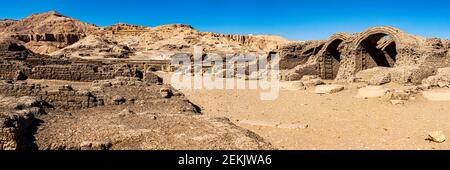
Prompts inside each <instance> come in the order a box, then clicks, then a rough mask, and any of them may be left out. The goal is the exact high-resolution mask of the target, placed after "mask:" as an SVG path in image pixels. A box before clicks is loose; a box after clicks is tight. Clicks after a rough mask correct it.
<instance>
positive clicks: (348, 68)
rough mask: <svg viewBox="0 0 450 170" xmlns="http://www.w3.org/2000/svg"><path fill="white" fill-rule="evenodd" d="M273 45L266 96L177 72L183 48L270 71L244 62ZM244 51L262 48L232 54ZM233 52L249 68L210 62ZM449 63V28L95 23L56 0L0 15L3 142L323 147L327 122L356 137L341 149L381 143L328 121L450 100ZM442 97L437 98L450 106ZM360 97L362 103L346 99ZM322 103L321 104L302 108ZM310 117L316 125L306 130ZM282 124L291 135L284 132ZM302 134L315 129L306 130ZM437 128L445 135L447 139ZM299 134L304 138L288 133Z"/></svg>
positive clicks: (205, 64)
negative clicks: (439, 34)
mask: <svg viewBox="0 0 450 170" xmlns="http://www.w3.org/2000/svg"><path fill="white" fill-rule="evenodd" d="M196 47H202V48H201V51H202V52H203V55H200V56H195V54H194V49H195V48H196ZM272 54H276V56H278V59H279V60H278V62H277V64H278V66H279V69H280V75H279V76H280V77H281V80H280V86H281V87H280V88H281V89H282V90H281V93H280V97H279V99H277V100H275V101H273V102H272V103H269V104H267V103H264V104H261V103H259V102H256V103H252V102H254V98H246V97H248V96H241V95H242V94H247V93H248V95H249V96H253V95H254V93H255V91H258V90H259V89H252V90H248V91H232V90H231V91H227V90H229V89H226V90H225V89H219V90H217V89H215V90H216V91H214V90H211V91H207V92H206V94H205V93H203V92H204V91H202V90H205V89H188V90H186V89H176V88H175V87H174V86H172V85H171V82H170V78H171V77H170V76H172V75H173V74H174V71H175V70H176V69H178V68H179V66H178V65H174V64H172V63H171V61H172V59H177V58H178V57H185V58H189V59H193V58H194V57H197V58H199V59H200V60H202V61H201V64H202V65H200V66H198V65H193V66H192V68H200V69H199V70H200V73H194V71H192V72H186V73H184V74H185V75H200V76H207V75H210V74H217V73H224V74H223V77H219V78H226V79H232V80H234V79H238V80H243V81H245V82H252V81H258V80H260V79H262V77H263V76H262V75H261V74H265V73H267V72H268V71H266V72H262V73H260V72H256V71H253V72H252V71H250V70H249V69H248V67H250V66H252V65H257V64H259V62H260V61H259V59H261V57H260V56H263V57H266V56H271V55H272ZM245 55H248V56H258V57H259V58H255V59H254V60H232V59H234V58H238V57H239V56H245ZM228 59H231V60H230V61H231V62H230V63H233V64H234V62H236V63H237V64H236V65H235V66H236V67H241V66H242V67H245V72H244V73H237V71H236V70H237V68H236V67H231V68H222V69H217V68H214V67H213V65H214V64H212V63H213V62H218V61H220V62H224V63H223V65H227V64H230V63H227V62H228ZM267 68H269V67H265V68H264V69H267ZM449 68H450V40H446V39H440V38H426V37H421V36H417V35H411V34H408V33H405V32H403V31H401V30H399V29H397V28H393V27H387V26H380V27H373V28H368V29H366V30H364V31H362V32H359V33H342V32H339V33H335V34H333V35H331V36H330V37H329V39H328V40H310V41H291V40H287V39H285V38H282V37H278V36H274V35H231V34H219V33H210V32H200V31H198V30H196V29H195V28H194V27H192V26H190V25H185V24H169V25H161V26H156V27H146V26H138V25H131V24H124V23H119V24H114V25H112V26H106V27H98V26H95V25H93V24H88V23H84V22H81V21H79V20H76V19H73V18H69V17H67V16H64V15H62V14H59V13H57V12H55V11H51V12H46V13H40V14H34V15H31V16H29V17H26V18H24V19H21V20H0V80H1V81H0V109H1V111H0V150H35V149H39V150H109V149H117V150H124V149H151V150H154V149H257V150H259V149H286V148H288V149H292V148H294V149H297V148H302V149H303V148H307V149H310V148H315V149H317V148H316V146H315V145H307V144H309V143H308V142H311V143H313V142H315V143H321V144H323V145H324V146H329V145H330V144H329V143H327V142H324V141H328V140H323V138H322V137H316V136H319V135H316V134H318V133H327V132H328V133H333V135H334V134H338V135H334V136H333V135H331V137H332V138H333V139H334V140H337V141H340V140H343V141H345V142H348V143H350V144H348V145H351V146H347V145H346V144H347V143H345V142H342V143H344V144H345V145H344V144H343V145H340V146H338V147H337V148H340V149H341V148H346V147H354V146H357V147H360V144H361V143H363V144H365V145H371V144H372V145H375V147H379V145H376V144H380V143H383V142H385V141H381V142H380V141H378V138H376V139H372V141H371V142H372V143H369V144H367V143H364V141H362V140H361V139H358V140H359V141H362V142H360V143H357V144H354V145H353V143H352V142H353V141H354V140H352V139H349V140H348V141H347V138H349V137H348V135H347V134H344V133H341V131H337V130H336V129H327V127H326V126H324V124H327V125H330V124H331V126H333V125H334V123H336V124H339V123H342V122H344V123H342V124H344V125H348V124H349V123H348V122H362V123H365V124H369V125H368V126H370V127H366V128H367V129H370V130H372V129H371V128H373V129H376V130H378V129H379V127H378V126H379V125H378V124H375V125H373V124H371V123H373V122H376V121H377V120H376V119H383V118H373V119H374V121H373V122H371V121H367V120H366V119H364V121H361V120H356V119H355V120H353V118H354V117H357V118H358V116H361V115H362V116H373V115H375V114H373V112H376V111H377V110H376V109H377V107H380V108H383V109H386V108H387V109H391V110H392V108H391V107H394V106H402V105H407V104H408V102H413V101H414V102H417V101H419V102H423V101H444V102H448V101H450V92H449V90H448V88H450V69H449ZM259 69H262V68H259ZM227 74H229V75H227ZM230 75H231V76H230ZM195 90H197V91H195ZM220 90H222V91H220ZM277 90H278V89H277ZM218 91H219V92H218ZM209 93H211V95H208V94H209ZM297 94H300V95H297ZM421 94H422V95H421ZM282 96H283V97H284V96H288V97H285V98H283V97H282ZM305 96H306V97H305ZM330 96H331V97H330ZM422 96H423V98H421V97H422ZM253 97H254V96H253ZM320 97H322V98H320ZM417 98H419V99H417ZM416 99H417V100H416ZM223 100H226V101H223ZM297 101H300V102H298V103H296V102H297ZM312 101H318V103H320V104H317V103H313V102H312ZM330 101H331V102H330ZM370 102H378V103H377V105H376V107H366V108H364V107H365V104H372V105H373V103H370ZM199 103H200V104H202V105H199ZM361 103H362V104H361ZM380 103H381V104H380ZM386 103H387V104H386ZM244 104H246V105H244ZM243 105H244V106H243ZM341 105H343V106H341ZM272 106H274V107H272ZM325 106H326V107H325ZM346 106H351V107H346ZM441 106H442V105H439V106H436V105H432V106H430V108H432V109H436V108H437V109H444V110H445V108H439V107H441ZM322 108H326V109H329V110H325V111H323V110H321V109H322ZM353 108H359V109H360V110H357V112H358V113H353V112H351V111H349V110H351V109H353ZM277 109H278V110H277ZM342 109H346V110H345V112H346V113H347V112H349V114H343V113H341V111H342ZM395 109H396V108H394V111H395V112H398V110H395ZM374 110H375V111H374ZM316 111H317V112H318V113H321V114H323V115H324V116H322V115H321V114H317V115H319V116H320V117H319V118H317V117H312V118H311V117H308V116H304V117H303V115H301V114H297V113H300V112H302V113H303V112H311V113H313V112H314V113H315V112H316ZM369 111H371V112H370V113H367V112H369ZM394 111H393V112H394ZM246 112H249V113H250V112H252V113H253V112H257V113H256V114H255V115H256V116H254V115H251V114H249V113H246ZM278 112H280V113H283V114H284V113H286V114H290V117H289V116H287V117H283V116H279V115H276V114H279V113H278ZM409 112H411V110H409ZM444 112H445V111H444ZM350 113H351V114H350ZM439 113H440V112H439ZM246 114H247V115H246ZM352 114H353V115H352ZM379 114H380V115H383V114H384V115H383V116H386V117H390V118H392V119H396V120H398V119H400V118H402V117H401V116H397V117H395V116H392V115H386V114H387V113H384V112H383V113H379ZM272 115H274V116H272ZM299 115H300V116H299ZM396 115H397V114H396ZM225 116H226V117H225ZM258 116H259V117H258ZM403 116H405V115H403ZM440 116H442V115H440ZM330 117H333V118H335V117H338V119H337V120H329V119H327V118H330ZM417 117H418V116H416V117H414V119H412V120H411V119H410V121H412V122H414V121H417V119H420V117H419V118H417ZM248 119H271V120H248ZM272 119H273V120H272ZM371 119H372V118H371ZM304 121H310V122H312V123H311V124H312V126H309V125H308V124H307V123H304ZM318 121H324V122H327V123H322V124H320V123H317V122H318ZM391 122H395V121H391ZM314 123H316V124H314ZM356 124H357V123H356ZM385 124H387V125H391V124H389V123H385ZM385 124H383V125H385ZM238 125H239V126H238ZM240 126H242V127H240ZM392 126H394V125H392ZM405 126H409V124H408V125H405ZM311 128H312V129H314V131H308V130H309V129H311ZM347 128H348V127H347ZM358 128H360V127H356V125H355V127H351V128H349V129H344V130H342V132H349V131H353V129H358ZM247 129H250V130H252V131H250V130H247ZM324 129H325V130H327V132H324V131H325V130H324ZM383 129H384V130H383V132H386V131H389V129H388V128H383ZM386 129H387V130H386ZM321 130H323V131H321ZM338 130H340V129H338ZM303 131H306V132H305V133H303ZM269 132H270V133H269ZM376 132H377V133H378V131H376ZM261 134H264V135H261ZM280 134H282V135H280ZM284 134H286V136H289V137H292V136H294V137H292V139H291V138H290V139H285V138H284V137H285V136H284ZM292 134H294V135H292ZM305 134H306V135H311V136H314V137H316V138H314V139H312V138H311V139H308V138H307V137H304V138H303V136H301V135H305ZM433 134H434V133H432V135H430V136H436V135H433ZM339 135H341V136H344V137H342V138H345V137H347V138H345V139H342V138H341V136H339ZM363 135H364V134H363ZM363 135H362V136H363ZM382 135H384V134H382ZM261 136H263V137H264V139H263V138H262V137H261ZM298 136H300V137H302V138H296V137H298ZM380 136H381V135H380ZM266 137H267V138H268V139H270V140H268V139H266ZM438 137H439V140H437V141H440V142H444V141H445V140H444V139H442V135H440V134H438ZM391 138H394V137H391ZM279 139H283V140H282V141H280V140H279ZM293 139H295V141H296V143H294V144H292V143H290V144H291V145H285V143H286V141H288V142H292V141H293ZM300 139H301V140H300ZM395 140H397V139H396V138H395ZM398 140H399V141H401V140H400V139H398ZM305 141H306V142H305ZM349 141H350V142H349ZM302 142H303V143H302ZM297 143H300V144H305V145H304V146H300V147H299V146H298V145H297ZM374 143H375V144H374ZM421 144H422V143H421ZM361 145H362V144H361ZM422 145H426V144H422ZM291 146H292V147H291ZM330 148H333V147H330Z"/></svg>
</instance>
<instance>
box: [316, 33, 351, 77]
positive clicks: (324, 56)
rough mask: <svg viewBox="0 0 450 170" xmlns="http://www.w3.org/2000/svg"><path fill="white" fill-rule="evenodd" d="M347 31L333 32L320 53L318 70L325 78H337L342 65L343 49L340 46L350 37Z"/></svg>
mask: <svg viewBox="0 0 450 170" xmlns="http://www.w3.org/2000/svg"><path fill="white" fill-rule="evenodd" d="M349 37H350V36H349V35H348V34H346V33H336V34H333V35H332V36H331V37H330V38H329V39H328V41H327V42H326V43H325V45H324V47H323V48H322V49H321V50H320V52H319V53H318V60H319V67H318V72H319V75H320V77H322V78H323V79H335V78H336V76H337V73H338V71H339V67H340V61H341V51H340V50H339V46H340V45H341V44H342V43H343V42H344V41H347V40H348V39H349Z"/></svg>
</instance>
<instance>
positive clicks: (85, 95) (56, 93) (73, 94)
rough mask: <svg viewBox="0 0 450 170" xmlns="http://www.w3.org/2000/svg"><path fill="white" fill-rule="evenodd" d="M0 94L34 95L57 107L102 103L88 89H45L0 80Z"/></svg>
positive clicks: (71, 108)
mask: <svg viewBox="0 0 450 170" xmlns="http://www.w3.org/2000/svg"><path fill="white" fill-rule="evenodd" d="M0 95H4V96H15V97H22V96H36V97H39V98H41V99H42V100H44V101H46V102H48V103H49V104H50V105H52V106H53V107H55V108H57V109H64V110H67V109H70V110H74V109H83V108H91V107H96V106H99V105H103V100H101V99H100V100H99V99H97V97H96V96H95V95H93V94H92V93H90V92H88V91H78V90H75V89H71V88H67V87H62V88H60V89H58V90H52V91H47V90H45V89H43V88H42V87H41V86H40V85H38V84H32V85H29V84H24V83H5V82H0Z"/></svg>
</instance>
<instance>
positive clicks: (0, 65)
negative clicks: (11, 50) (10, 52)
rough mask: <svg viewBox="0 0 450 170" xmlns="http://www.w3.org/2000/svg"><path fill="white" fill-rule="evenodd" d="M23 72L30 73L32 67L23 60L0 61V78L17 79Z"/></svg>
mask: <svg viewBox="0 0 450 170" xmlns="http://www.w3.org/2000/svg"><path fill="white" fill-rule="evenodd" d="M19 72H22V73H23V74H24V75H27V74H30V72H31V68H30V66H29V65H27V64H26V63H24V62H21V61H0V78H1V79H15V78H17V76H18V73H19Z"/></svg>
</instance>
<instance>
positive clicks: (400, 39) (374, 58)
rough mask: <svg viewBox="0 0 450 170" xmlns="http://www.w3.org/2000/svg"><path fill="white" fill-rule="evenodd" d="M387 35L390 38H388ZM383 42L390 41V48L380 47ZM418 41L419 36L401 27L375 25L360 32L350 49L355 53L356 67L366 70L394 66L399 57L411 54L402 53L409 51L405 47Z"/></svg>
mask: <svg viewBox="0 0 450 170" xmlns="http://www.w3.org/2000/svg"><path fill="white" fill-rule="evenodd" d="M387 37H389V38H390V39H389V40H386V38H387ZM381 40H383V41H381ZM383 42H388V43H390V44H387V45H390V46H389V48H386V49H384V48H383V49H382V48H380V46H382V45H383V44H382V43H383ZM418 43H419V42H418V41H417V38H415V37H414V36H412V35H409V34H406V33H404V32H403V31H401V30H400V29H397V28H393V27H386V26H383V27H373V28H369V29H367V30H365V31H364V32H362V33H359V34H358V35H357V36H356V37H355V38H354V39H353V41H352V43H351V44H350V48H349V50H351V51H353V53H354V54H355V56H354V57H355V63H356V69H357V70H365V69H369V68H372V67H377V66H381V67H393V66H394V65H395V64H396V62H397V59H398V58H402V57H405V55H410V54H404V53H402V51H407V50H403V49H405V48H410V47H412V46H417V44H418ZM386 50H389V51H386ZM392 54H394V55H392Z"/></svg>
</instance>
